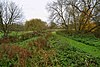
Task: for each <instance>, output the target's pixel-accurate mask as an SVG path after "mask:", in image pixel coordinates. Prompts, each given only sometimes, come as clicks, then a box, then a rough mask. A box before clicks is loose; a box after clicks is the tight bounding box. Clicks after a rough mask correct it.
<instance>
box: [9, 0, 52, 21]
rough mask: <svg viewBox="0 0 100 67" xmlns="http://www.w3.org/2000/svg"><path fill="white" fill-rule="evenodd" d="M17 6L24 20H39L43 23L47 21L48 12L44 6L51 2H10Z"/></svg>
mask: <svg viewBox="0 0 100 67" xmlns="http://www.w3.org/2000/svg"><path fill="white" fill-rule="evenodd" d="M11 1H13V2H15V3H16V4H17V5H19V6H20V7H22V11H23V13H24V16H25V19H26V20H30V19H32V18H39V19H42V20H43V21H47V20H48V15H49V14H48V12H47V10H46V5H47V3H48V2H51V1H53V0H11Z"/></svg>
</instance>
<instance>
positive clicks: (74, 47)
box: [0, 30, 100, 67]
mask: <svg viewBox="0 0 100 67" xmlns="http://www.w3.org/2000/svg"><path fill="white" fill-rule="evenodd" d="M53 31H54V30H53ZM10 35H12V36H16V33H15V32H13V33H11V34H10ZM18 35H19V37H18V38H17V40H16V39H15V40H16V42H12V41H10V42H9V43H1V45H0V67H11V66H12V67H14V66H17V67H99V66H100V50H99V49H98V48H97V47H95V46H90V45H87V44H85V43H82V42H79V41H76V40H74V39H72V37H67V36H66V37H65V36H63V35H61V34H58V33H56V32H50V31H49V32H47V31H46V32H42V33H40V32H38V33H36V34H33V33H32V32H25V33H23V32H19V33H18Z"/></svg>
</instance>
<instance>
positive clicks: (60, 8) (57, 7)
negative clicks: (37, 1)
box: [47, 0, 68, 28]
mask: <svg viewBox="0 0 100 67" xmlns="http://www.w3.org/2000/svg"><path fill="white" fill-rule="evenodd" d="M64 2H65V0H57V1H53V2H52V3H49V4H48V5H47V9H48V11H49V12H51V15H50V18H49V19H51V20H56V21H57V22H59V21H60V22H61V23H63V24H64V25H65V26H66V28H67V27H68V25H67V23H66V17H65V13H66V8H67V6H64Z"/></svg>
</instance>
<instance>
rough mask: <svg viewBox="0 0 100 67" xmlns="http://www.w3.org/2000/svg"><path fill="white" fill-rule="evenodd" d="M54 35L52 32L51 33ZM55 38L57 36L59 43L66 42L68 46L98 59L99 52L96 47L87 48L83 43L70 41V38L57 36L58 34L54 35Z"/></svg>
mask: <svg viewBox="0 0 100 67" xmlns="http://www.w3.org/2000/svg"><path fill="white" fill-rule="evenodd" d="M53 33H54V32H53ZM54 35H55V36H57V37H58V38H59V39H60V41H61V42H66V43H68V44H69V45H71V46H73V47H75V48H77V49H80V50H82V51H84V52H86V53H88V54H91V55H92V56H94V57H100V50H99V49H97V48H96V47H94V46H89V45H86V44H84V43H81V42H77V41H75V40H72V39H70V38H67V37H63V36H61V35H58V34H55V33H54Z"/></svg>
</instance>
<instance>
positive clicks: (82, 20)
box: [48, 0, 100, 32]
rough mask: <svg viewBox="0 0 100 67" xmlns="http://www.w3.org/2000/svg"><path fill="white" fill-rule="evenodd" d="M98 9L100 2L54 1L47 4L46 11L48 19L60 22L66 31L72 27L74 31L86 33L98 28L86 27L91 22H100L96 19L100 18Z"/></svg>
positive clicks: (82, 0)
mask: <svg viewBox="0 0 100 67" xmlns="http://www.w3.org/2000/svg"><path fill="white" fill-rule="evenodd" d="M99 7H100V0H56V1H54V2H52V3H50V4H48V11H49V12H50V13H51V15H50V19H53V20H57V21H59V20H60V22H61V23H63V24H64V25H65V26H66V28H67V29H68V27H69V25H72V27H74V28H72V29H75V31H79V32H87V31H91V30H93V29H94V28H97V27H98V26H99V24H98V25H97V26H95V27H93V28H89V25H88V24H90V23H91V22H93V21H95V22H96V23H97V22H99V21H100V19H97V18H98V17H99V16H100V9H99ZM87 25H88V30H86V27H87ZM90 26H91V24H90Z"/></svg>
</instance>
